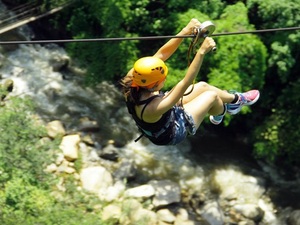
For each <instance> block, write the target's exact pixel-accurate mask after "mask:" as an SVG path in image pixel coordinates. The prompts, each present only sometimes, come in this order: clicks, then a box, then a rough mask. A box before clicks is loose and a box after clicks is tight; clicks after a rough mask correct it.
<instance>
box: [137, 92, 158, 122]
mask: <svg viewBox="0 0 300 225" xmlns="http://www.w3.org/2000/svg"><path fill="white" fill-rule="evenodd" d="M157 97H160V96H159V95H154V96H151V97H150V98H148V99H146V100H144V101H140V102H139V105H143V104H145V105H144V107H143V109H142V111H141V120H142V121H144V120H143V115H144V111H145V109H146V107H147V106H148V105H149V103H150V102H151V101H152V100H153V99H155V98H157Z"/></svg>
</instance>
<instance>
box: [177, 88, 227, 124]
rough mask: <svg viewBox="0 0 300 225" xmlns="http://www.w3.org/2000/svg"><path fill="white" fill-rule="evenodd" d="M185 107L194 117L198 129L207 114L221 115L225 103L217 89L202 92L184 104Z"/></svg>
mask: <svg viewBox="0 0 300 225" xmlns="http://www.w3.org/2000/svg"><path fill="white" fill-rule="evenodd" d="M190 99H191V98H190ZM183 107H184V109H185V110H186V111H187V112H188V113H189V114H191V116H192V117H193V119H194V121H195V125H196V129H198V127H199V126H200V124H201V123H202V121H203V119H204V118H205V116H206V115H207V114H211V115H220V114H222V113H223V112H224V103H223V101H222V99H221V98H220V97H219V96H218V94H217V92H215V91H205V92H202V93H201V94H198V95H197V96H196V97H194V98H193V99H191V100H190V101H189V102H186V103H185V104H183Z"/></svg>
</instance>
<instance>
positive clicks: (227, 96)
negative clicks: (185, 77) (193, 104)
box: [183, 81, 234, 104]
mask: <svg viewBox="0 0 300 225" xmlns="http://www.w3.org/2000/svg"><path fill="white" fill-rule="evenodd" d="M191 88H192V85H191V86H190V87H189V88H188V90H187V91H186V93H189V91H190V90H191ZM205 91H214V92H216V94H217V95H218V96H219V97H220V98H221V99H222V101H223V102H224V103H230V102H232V101H233V100H234V94H231V93H228V92H227V91H224V90H221V89H219V88H217V87H214V86H212V85H209V84H208V83H206V82H203V81H201V82H198V83H196V84H195V85H194V89H193V91H192V92H191V93H190V94H188V95H186V96H184V97H183V104H186V103H188V102H190V101H192V100H193V99H194V98H197V97H198V96H199V95H200V94H202V93H203V92H205Z"/></svg>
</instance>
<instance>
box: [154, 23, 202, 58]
mask: <svg viewBox="0 0 300 225" xmlns="http://www.w3.org/2000/svg"><path fill="white" fill-rule="evenodd" d="M200 25H201V23H200V22H199V21H198V20H197V19H191V21H190V22H189V23H188V25H187V26H186V27H184V28H183V29H182V30H181V31H180V32H179V33H178V34H177V36H184V35H190V34H192V33H193V30H194V28H195V27H200ZM182 40H183V38H172V39H170V40H169V41H168V42H167V43H166V44H164V45H163V46H162V47H161V48H160V49H158V51H157V52H156V53H155V54H154V56H155V57H158V58H160V59H162V60H163V61H166V60H167V59H168V58H169V57H170V56H171V55H172V54H173V53H174V52H175V51H176V50H177V48H178V47H179V45H180V44H181V42H182Z"/></svg>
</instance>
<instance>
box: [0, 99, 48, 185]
mask: <svg viewBox="0 0 300 225" xmlns="http://www.w3.org/2000/svg"><path fill="white" fill-rule="evenodd" d="M32 108H33V105H32V102H30V101H29V100H27V99H24V100H21V99H11V100H10V101H9V102H8V104H7V106H6V107H2V108H0V114H1V116H0V139H1V142H0V169H1V172H2V173H1V176H0V182H5V181H7V180H8V179H10V178H11V177H13V176H14V175H20V176H23V170H29V172H28V173H26V175H27V176H29V177H30V179H32V181H34V182H38V181H40V180H42V179H43V176H44V173H43V171H42V170H41V168H42V166H43V165H45V163H46V162H47V161H48V160H49V158H48V157H45V156H47V151H46V146H42V145H40V143H39V140H40V138H41V137H42V136H43V135H44V134H45V130H44V129H43V128H41V127H38V126H37V125H36V124H34V122H33V121H34V120H33V119H32V118H31V116H32V115H31V114H30V110H32Z"/></svg>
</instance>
